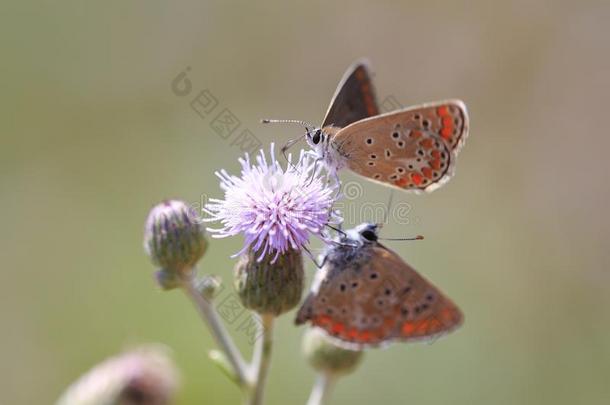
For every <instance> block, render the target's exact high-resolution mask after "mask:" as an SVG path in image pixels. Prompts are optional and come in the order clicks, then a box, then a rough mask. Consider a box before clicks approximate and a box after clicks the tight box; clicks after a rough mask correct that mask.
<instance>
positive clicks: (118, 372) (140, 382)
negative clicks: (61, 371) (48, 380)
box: [57, 345, 178, 405]
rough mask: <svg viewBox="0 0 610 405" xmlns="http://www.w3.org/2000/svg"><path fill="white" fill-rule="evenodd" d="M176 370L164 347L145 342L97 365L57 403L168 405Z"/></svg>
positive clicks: (175, 386)
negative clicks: (144, 344) (141, 345)
mask: <svg viewBox="0 0 610 405" xmlns="http://www.w3.org/2000/svg"><path fill="white" fill-rule="evenodd" d="M177 387H178V371H177V369H176V366H175V365H174V362H173V361H172V359H171V357H170V356H169V353H168V351H167V349H166V348H165V347H164V346H158V345H148V346H143V347H139V348H136V349H134V350H132V351H129V352H126V353H123V354H120V355H118V356H116V357H112V358H110V359H108V360H106V361H104V362H103V363H100V364H98V365H97V366H95V367H94V368H93V369H92V370H90V371H89V372H88V373H87V374H85V375H83V376H82V377H81V378H80V379H78V380H77V381H76V382H75V383H74V384H72V385H71V386H70V387H69V388H68V389H67V390H66V391H65V392H64V394H63V395H62V397H61V398H60V399H59V400H58V401H57V405H108V404H125V405H130V404H134V405H135V404H147V405H168V404H170V403H172V402H173V397H174V396H175V393H176V390H177Z"/></svg>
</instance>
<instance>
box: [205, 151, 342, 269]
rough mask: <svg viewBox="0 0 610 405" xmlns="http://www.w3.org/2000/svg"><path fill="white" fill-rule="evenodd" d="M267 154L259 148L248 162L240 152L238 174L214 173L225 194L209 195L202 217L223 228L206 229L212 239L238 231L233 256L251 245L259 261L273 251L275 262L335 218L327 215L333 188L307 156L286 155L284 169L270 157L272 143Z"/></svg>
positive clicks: (320, 232) (330, 206)
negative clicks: (239, 244) (238, 242)
mask: <svg viewBox="0 0 610 405" xmlns="http://www.w3.org/2000/svg"><path fill="white" fill-rule="evenodd" d="M270 157H271V161H270V162H268V161H267V158H266V157H265V154H264V152H263V151H262V150H261V152H260V154H259V155H258V156H256V163H255V164H253V163H252V162H251V161H250V158H249V156H248V154H246V156H245V158H242V159H239V162H240V164H241V167H242V170H241V176H240V177H238V176H234V175H230V174H228V173H227V172H226V171H225V170H221V171H220V172H217V173H216V175H217V176H218V177H219V178H220V187H221V188H222V189H223V190H224V192H225V198H224V200H218V199H210V203H208V204H206V206H205V211H206V212H207V214H208V215H210V218H208V219H207V221H219V222H220V223H221V224H222V225H223V226H222V228H220V229H209V228H208V231H209V232H210V233H212V234H213V236H214V237H218V238H222V237H227V236H234V235H237V234H240V233H243V235H244V247H243V249H242V250H241V251H240V252H238V253H236V254H235V255H234V256H238V255H240V254H241V253H243V252H246V251H247V250H248V249H249V248H252V250H253V251H255V252H257V253H258V252H260V253H259V257H258V260H259V261H260V260H262V258H263V257H264V256H265V255H266V254H275V257H274V259H273V260H275V259H277V257H278V256H279V255H280V254H282V253H285V252H287V251H288V250H289V249H295V250H301V249H302V248H303V247H305V245H306V244H307V243H308V242H309V236H310V235H311V234H314V235H319V236H321V234H322V231H323V229H324V226H325V225H326V224H328V223H330V222H336V221H337V218H336V217H334V214H333V213H332V205H333V203H334V201H335V196H336V188H335V187H333V186H330V185H328V184H327V183H326V181H325V180H324V179H323V178H322V176H321V175H319V173H317V172H316V164H315V161H314V158H313V157H312V156H311V155H309V154H307V153H305V152H303V151H301V153H300V155H299V161H298V163H296V164H292V162H291V157H289V158H288V161H289V162H288V165H287V166H288V167H287V169H286V170H284V169H283V168H282V166H281V165H280V164H279V162H278V161H277V160H276V159H275V154H274V145H273V144H271V156H270Z"/></svg>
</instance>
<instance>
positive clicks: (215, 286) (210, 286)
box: [195, 274, 223, 300]
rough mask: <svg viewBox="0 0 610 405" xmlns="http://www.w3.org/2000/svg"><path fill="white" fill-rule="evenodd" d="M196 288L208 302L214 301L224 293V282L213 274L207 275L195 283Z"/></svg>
mask: <svg viewBox="0 0 610 405" xmlns="http://www.w3.org/2000/svg"><path fill="white" fill-rule="evenodd" d="M195 283H196V285H195V288H197V290H198V291H199V293H200V294H201V296H202V297H203V298H205V299H206V300H211V299H214V298H215V297H216V296H217V295H218V294H219V293H220V291H222V288H223V286H222V280H221V279H220V277H218V276H215V275H213V274H210V275H205V276H203V277H201V278H199V279H197V280H196V281H195Z"/></svg>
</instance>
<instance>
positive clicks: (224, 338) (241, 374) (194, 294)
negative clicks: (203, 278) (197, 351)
mask: <svg viewBox="0 0 610 405" xmlns="http://www.w3.org/2000/svg"><path fill="white" fill-rule="evenodd" d="M182 289H183V290H184V292H185V294H186V295H187V296H188V297H189V298H190V299H191V300H192V301H193V303H194V304H195V307H196V308H197V309H198V310H199V315H201V318H202V319H203V321H204V322H205V323H206V324H207V325H208V327H209V329H210V331H211V332H212V336H213V337H214V339H215V340H216V343H217V344H218V345H219V346H220V348H221V349H222V351H223V352H224V354H225V355H226V357H227V360H228V361H229V363H230V364H231V366H232V368H233V372H234V373H235V377H236V379H237V382H238V384H239V385H240V386H241V387H246V386H247V385H249V380H248V375H247V367H246V363H245V362H244V360H243V358H242V356H241V353H240V352H239V350H237V347H235V344H234V343H233V340H232V339H231V337H230V336H229V334H228V333H227V331H226V329H225V328H224V326H223V324H222V322H221V321H220V318H219V317H218V313H217V312H216V309H215V308H214V305H213V303H212V302H211V300H207V299H206V298H204V297H203V296H202V295H201V294H200V292H199V291H198V290H197V288H196V287H195V285H194V277H193V275H192V274H189V275H188V276H184V277H183V278H182Z"/></svg>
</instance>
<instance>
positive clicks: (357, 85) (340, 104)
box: [322, 60, 379, 128]
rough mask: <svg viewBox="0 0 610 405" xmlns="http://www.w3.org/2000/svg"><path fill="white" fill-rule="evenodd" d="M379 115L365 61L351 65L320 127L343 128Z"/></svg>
mask: <svg viewBox="0 0 610 405" xmlns="http://www.w3.org/2000/svg"><path fill="white" fill-rule="evenodd" d="M377 114H379V108H378V107H377V101H376V99H375V91H374V89H373V84H372V81H371V75H370V73H369V69H368V65H367V63H366V61H364V60H360V61H357V62H356V63H354V64H353V65H351V66H350V67H349V68H348V69H347V71H346V72H345V74H344V75H343V78H342V79H341V81H340V82H339V86H337V90H336V91H335V94H334V96H333V98H332V100H331V102H330V105H329V107H328V111H327V112H326V116H325V117H324V122H323V123H322V127H327V126H334V127H339V128H342V127H345V126H347V125H349V124H351V123H352V122H356V121H359V120H361V119H363V118H367V117H372V116H374V115H377Z"/></svg>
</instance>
